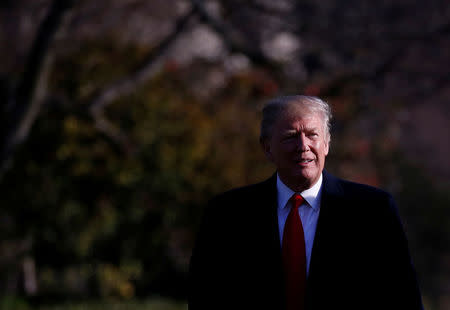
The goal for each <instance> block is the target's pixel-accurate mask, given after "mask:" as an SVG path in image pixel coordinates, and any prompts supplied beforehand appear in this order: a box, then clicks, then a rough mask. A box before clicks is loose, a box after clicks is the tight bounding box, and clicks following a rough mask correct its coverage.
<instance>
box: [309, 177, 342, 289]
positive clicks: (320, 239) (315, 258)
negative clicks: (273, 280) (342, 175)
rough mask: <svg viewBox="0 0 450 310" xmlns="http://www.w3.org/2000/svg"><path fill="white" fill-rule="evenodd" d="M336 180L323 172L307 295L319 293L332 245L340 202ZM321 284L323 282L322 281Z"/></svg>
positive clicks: (339, 191)
mask: <svg viewBox="0 0 450 310" xmlns="http://www.w3.org/2000/svg"><path fill="white" fill-rule="evenodd" d="M338 182H339V181H338V180H337V179H336V178H335V177H333V176H332V175H330V174H328V173H327V172H326V171H324V172H323V186H322V197H321V203H320V214H319V219H318V222H317V228H316V233H315V236H314V243H313V249H312V253H311V262H310V267H309V275H308V279H307V287H308V296H309V297H310V298H313V296H315V295H317V294H320V292H318V287H320V285H321V283H319V282H320V281H321V279H322V278H323V277H322V276H323V273H324V272H325V270H326V268H324V267H325V265H326V264H327V259H332V258H330V257H327V256H328V255H326V254H325V252H326V251H327V249H329V247H330V246H331V245H332V244H330V242H333V240H334V239H333V234H334V228H333V227H334V225H337V223H338V221H339V219H338V216H339V214H338V213H337V212H338V211H339V204H340V203H341V202H340V201H341V197H342V194H341V190H340V187H339V184H338ZM322 284H323V283H322Z"/></svg>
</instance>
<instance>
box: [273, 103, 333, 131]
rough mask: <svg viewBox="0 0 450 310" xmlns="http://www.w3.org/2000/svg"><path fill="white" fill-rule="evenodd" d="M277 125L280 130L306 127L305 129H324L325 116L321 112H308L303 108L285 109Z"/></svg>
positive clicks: (292, 107)
mask: <svg viewBox="0 0 450 310" xmlns="http://www.w3.org/2000/svg"><path fill="white" fill-rule="evenodd" d="M276 124H277V125H278V126H277V127H279V129H281V128H282V127H284V128H286V127H292V126H298V125H301V126H304V127H308V128H309V127H319V128H320V129H322V127H323V125H324V123H323V116H322V115H321V113H320V112H316V111H310V110H306V109H304V108H302V107H297V106H291V107H288V108H287V109H285V110H284V111H282V112H281V113H280V115H279V116H278V119H277V122H276Z"/></svg>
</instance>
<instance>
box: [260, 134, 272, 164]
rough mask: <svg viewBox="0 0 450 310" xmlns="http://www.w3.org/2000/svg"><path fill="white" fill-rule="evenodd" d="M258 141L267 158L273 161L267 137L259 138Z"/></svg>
mask: <svg viewBox="0 0 450 310" xmlns="http://www.w3.org/2000/svg"><path fill="white" fill-rule="evenodd" d="M260 143H261V147H262V149H263V151H264V154H265V155H266V157H267V159H268V160H270V161H271V162H273V155H272V150H271V147H270V143H269V141H267V139H266V140H264V141H262V140H261V141H260Z"/></svg>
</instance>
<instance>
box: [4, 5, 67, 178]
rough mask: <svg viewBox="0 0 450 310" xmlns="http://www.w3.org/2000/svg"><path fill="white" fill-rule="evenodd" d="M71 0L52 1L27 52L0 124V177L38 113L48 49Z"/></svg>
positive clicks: (46, 69)
mask: <svg viewBox="0 0 450 310" xmlns="http://www.w3.org/2000/svg"><path fill="white" fill-rule="evenodd" d="M72 4H73V1H72V0H54V1H53V2H52V5H51V7H50V9H49V11H48V14H47V16H46V17H45V18H44V20H43V22H42V23H41V25H40V26H39V29H38V31H37V35H36V38H35V40H34V42H33V45H32V47H31V49H30V53H29V56H28V60H27V63H26V66H25V71H24V73H23V75H22V79H21V80H20V81H19V83H18V86H17V88H16V91H15V92H14V94H13V95H12V98H10V103H9V105H8V107H7V109H6V111H5V118H4V120H3V122H2V123H3V124H2V125H3V126H4V127H3V133H2V142H1V145H0V177H1V176H2V175H3V174H4V172H5V171H6V169H7V168H8V166H9V163H10V161H11V159H12V157H13V155H14V152H15V150H16V149H17V147H18V146H19V145H21V144H22V143H23V142H24V141H25V139H26V137H27V136H28V133H29V131H30V128H31V126H32V125H33V123H34V121H35V120H36V117H37V115H38V114H39V111H40V109H41V105H42V100H39V98H38V97H39V96H38V94H39V91H40V89H39V86H42V85H43V83H44V80H45V77H46V74H47V73H48V67H49V63H50V58H49V56H50V55H49V49H50V46H51V43H52V39H53V37H54V36H55V34H56V32H57V31H58V30H59V28H60V26H61V21H62V18H63V15H64V14H65V13H66V12H67V11H68V9H70V8H71V7H72Z"/></svg>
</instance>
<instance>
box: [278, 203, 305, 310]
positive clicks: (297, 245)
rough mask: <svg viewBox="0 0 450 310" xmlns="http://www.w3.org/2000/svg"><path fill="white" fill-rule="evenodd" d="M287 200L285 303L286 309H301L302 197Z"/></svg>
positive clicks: (303, 256)
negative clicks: (299, 210)
mask: <svg viewBox="0 0 450 310" xmlns="http://www.w3.org/2000/svg"><path fill="white" fill-rule="evenodd" d="M289 201H290V202H291V203H292V208H291V211H290V212H289V215H288V217H287V219H286V224H285V225H284V232H283V244H282V255H283V267H284V278H285V283H286V305H287V310H302V309H304V305H305V288H306V254H305V237H304V235H303V225H302V221H301V220H300V216H299V215H298V207H299V206H300V205H301V204H302V203H303V197H302V196H301V195H300V194H294V195H292V197H291V199H290V200H289Z"/></svg>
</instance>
